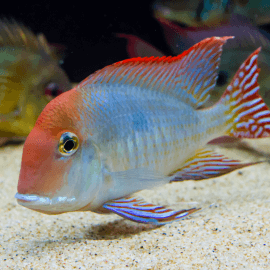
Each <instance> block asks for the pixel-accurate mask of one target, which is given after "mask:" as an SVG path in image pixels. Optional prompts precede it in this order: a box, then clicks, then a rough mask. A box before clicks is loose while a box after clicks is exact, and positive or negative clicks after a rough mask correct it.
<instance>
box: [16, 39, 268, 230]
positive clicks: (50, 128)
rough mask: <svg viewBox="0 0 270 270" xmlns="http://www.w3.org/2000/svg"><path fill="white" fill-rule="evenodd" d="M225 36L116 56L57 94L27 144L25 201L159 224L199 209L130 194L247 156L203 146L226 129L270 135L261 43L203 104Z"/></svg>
mask: <svg viewBox="0 0 270 270" xmlns="http://www.w3.org/2000/svg"><path fill="white" fill-rule="evenodd" d="M229 38H231V37H223V38H218V37H213V38H208V39H205V40H203V41H201V42H200V43H198V44H196V45H194V46H193V47H191V48H190V49H189V50H187V51H185V52H184V53H183V54H181V55H179V56H176V57H161V58H159V57H150V58H148V57H146V58H134V59H128V60H125V61H121V62H118V63H116V64H114V65H111V66H108V67H105V68H104V69H102V70H100V71H97V72H96V73H94V74H92V75H90V76H89V77H88V78H87V79H85V80H84V81H83V82H81V83H80V84H79V85H78V86H77V87H76V88H75V89H73V90H70V91H68V92H66V93H64V94H62V95H60V96H59V97H57V98H55V99H54V100H52V101H51V102H50V103H49V104H48V105H47V106H46V107H45V109H44V110H43V112H42V113H41V115H40V116H39V118H38V120H37V122H36V125H35V127H34V129H33V130H32V131H31V133H30V134H29V136H28V138H27V140H26V142H25V145H24V150H23V158H22V165H21V171H20V178H19V183H18V193H17V194H16V196H15V197H16V198H17V200H18V202H19V204H21V205H23V206H25V207H28V208H30V209H33V210H36V211H40V212H43V213H47V214H59V213H64V212H68V211H94V212H97V213H106V212H114V213H117V214H118V215H121V216H123V217H125V218H128V219H131V220H133V221H136V222H144V223H154V224H159V225H160V224H165V223H168V222H171V221H174V220H178V219H180V218H183V217H185V216H187V215H189V214H191V213H193V212H195V211H197V210H198V209H197V208H192V209H187V210H186V209H185V210H178V211H175V210H172V209H169V208H166V207H164V206H155V205H153V204H149V203H147V202H145V201H143V200H141V199H137V198H135V197H132V194H133V193H135V192H137V191H140V190H142V189H149V188H153V187H156V186H158V185H163V184H166V183H169V182H171V181H183V180H188V179H193V180H200V179H206V178H211V177H216V176H219V175H222V174H224V173H228V172H230V171H232V170H235V169H237V168H241V167H244V166H247V165H251V163H244V164H243V163H241V162H240V161H238V160H232V159H229V158H226V157H224V156H222V155H218V154H216V153H214V152H212V151H211V150H209V149H207V148H205V146H206V144H207V142H208V141H211V140H212V139H214V138H217V137H220V136H224V135H227V136H233V137H237V138H259V137H266V136H269V134H270V124H269V123H270V118H269V116H270V111H269V110H268V108H267V107H266V105H265V104H264V102H263V100H262V99H261V97H260V96H259V95H258V90H259V86H258V83H257V77H258V72H259V69H258V67H257V57H258V53H259V50H256V51H255V52H254V53H253V54H252V55H250V57H249V58H248V59H247V60H246V61H245V62H244V63H243V65H242V66H241V67H240V68H239V70H238V72H237V73H236V75H235V77H234V79H233V81H232V82H231V83H230V85H229V86H228V87H227V89H226V91H225V92H224V94H223V96H222V98H221V99H220V101H219V102H218V103H217V104H216V105H215V106H213V107H211V108H209V109H203V110H200V109H198V108H199V107H200V106H201V105H202V104H203V103H204V102H206V101H207V99H208V98H209V92H210V91H211V89H213V88H214V86H215V82H216V78H217V69H218V66H219V62H220V56H221V52H222V46H223V45H224V44H225V42H226V41H227V39H229Z"/></svg>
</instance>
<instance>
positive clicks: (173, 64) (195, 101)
mask: <svg viewBox="0 0 270 270" xmlns="http://www.w3.org/2000/svg"><path fill="white" fill-rule="evenodd" d="M229 38H232V37H222V38H220V37H212V38H207V39H204V40H203V41H201V42H199V43H197V44H195V45H194V46H192V47H191V48H190V49H189V50H187V51H185V52H184V53H182V54H180V55H178V56H175V57H165V56H164V57H145V58H140V57H139V58H132V59H127V60H124V61H120V62H118V63H115V64H113V65H110V66H107V67H105V68H103V69H102V70H99V71H97V72H96V73H94V74H92V75H91V76H89V77H88V78H87V79H86V80H84V81H83V82H82V83H81V84H80V86H79V87H80V88H84V87H87V86H89V85H91V86H93V85H102V86H108V87H111V86H121V85H124V86H126V87H139V88H141V89H148V90H153V91H157V92H163V93H166V94H168V95H171V96H173V97H175V98H177V99H179V100H180V101H182V102H185V103H186V104H189V105H190V106H192V107H194V108H197V107H199V106H201V105H202V104H203V103H204V102H205V101H206V100H207V98H208V97H209V92H210V91H211V90H212V88H213V87H214V86H215V83H216V77H217V69H218V65H219V62H220V56H221V53H222V46H223V45H224V43H225V42H226V41H227V39H229Z"/></svg>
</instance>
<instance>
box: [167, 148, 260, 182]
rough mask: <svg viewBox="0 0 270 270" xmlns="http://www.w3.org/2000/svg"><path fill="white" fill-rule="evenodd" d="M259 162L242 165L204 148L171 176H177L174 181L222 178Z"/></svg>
mask: <svg viewBox="0 0 270 270" xmlns="http://www.w3.org/2000/svg"><path fill="white" fill-rule="evenodd" d="M257 163H260V161H258V162H249V163H241V161H239V160H235V159H230V158H227V157H225V156H223V155H221V154H217V153H215V152H214V151H212V150H210V149H206V148H203V149H201V150H199V151H197V153H196V154H195V155H194V156H193V157H192V158H189V159H188V160H186V163H185V164H184V165H183V166H182V167H181V168H180V169H179V170H176V171H174V172H172V173H171V174H170V175H171V176H173V175H174V176H175V177H174V178H173V179H172V180H171V182H173V181H184V180H203V179H209V178H214V177H218V176H221V175H223V174H227V173H229V172H232V171H234V170H237V169H240V168H243V167H246V166H250V165H253V164H257Z"/></svg>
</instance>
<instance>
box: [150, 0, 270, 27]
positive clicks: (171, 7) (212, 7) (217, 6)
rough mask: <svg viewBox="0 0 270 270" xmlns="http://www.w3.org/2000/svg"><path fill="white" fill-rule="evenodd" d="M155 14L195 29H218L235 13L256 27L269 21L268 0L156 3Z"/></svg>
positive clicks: (160, 0) (269, 9)
mask: <svg viewBox="0 0 270 270" xmlns="http://www.w3.org/2000/svg"><path fill="white" fill-rule="evenodd" d="M153 11H154V14H155V16H157V17H162V18H165V19H168V20H172V21H175V22H179V23H182V24H185V25H187V26H192V27H198V26H211V27H213V26H218V25H219V24H222V23H224V22H228V21H229V20H230V18H231V17H232V16H234V15H236V14H237V15H241V16H245V17H246V18H248V19H249V20H251V21H252V23H253V24H256V25H262V24H268V23H269V22H270V21H269V14H270V3H269V1H268V0H262V1H255V0H248V1H241V0H215V1H213V0H202V1H201V0H192V1H181V0H178V1H171V0H157V1H155V2H154V4H153Z"/></svg>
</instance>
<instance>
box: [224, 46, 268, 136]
mask: <svg viewBox="0 0 270 270" xmlns="http://www.w3.org/2000/svg"><path fill="white" fill-rule="evenodd" d="M259 52H260V48H259V49H257V50H256V51H255V52H254V53H252V54H251V55H250V56H249V57H248V58H247V60H246V61H245V62H244V63H243V64H242V65H241V67H240V68H239V69H238V71H237V73H236V74H235V76H234V78H233V80H232V82H231V83H230V85H229V86H228V87H227V89H226V90H225V92H224V94H223V96H222V97H221V99H220V101H219V103H223V104H226V106H227V105H228V106H229V110H228V111H227V112H226V113H225V114H226V115H227V116H228V118H229V120H228V127H229V129H228V130H227V132H226V135H230V136H233V137H236V138H263V137H268V136H269V135H270V111H269V109H268V107H267V106H266V104H265V103H264V101H263V99H262V98H261V96H260V95H259V93H258V91H259V88H260V87H259V84H258V82H257V78H258V76H259V71H260V69H259V68H258V64H257V62H258V60H257V59H258V53H259ZM230 116H232V117H230Z"/></svg>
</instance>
